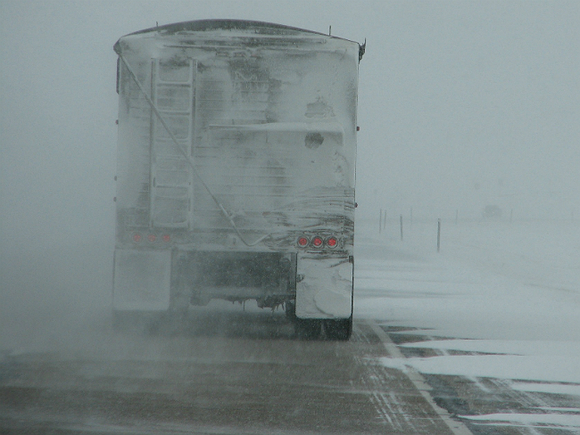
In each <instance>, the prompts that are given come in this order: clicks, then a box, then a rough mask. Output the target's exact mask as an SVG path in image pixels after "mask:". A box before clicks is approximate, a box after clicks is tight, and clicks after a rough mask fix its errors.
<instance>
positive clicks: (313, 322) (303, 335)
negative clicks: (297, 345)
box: [294, 318, 322, 340]
mask: <svg viewBox="0 0 580 435" xmlns="http://www.w3.org/2000/svg"><path fill="white" fill-rule="evenodd" d="M294 331H295V333H296V337H298V338H299V339H301V340H316V339H318V338H320V334H321V333H322V320H320V319H298V318H297V319H296V320H295V321H294Z"/></svg>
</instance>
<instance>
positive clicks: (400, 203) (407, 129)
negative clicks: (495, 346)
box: [0, 0, 580, 306]
mask: <svg viewBox="0 0 580 435" xmlns="http://www.w3.org/2000/svg"><path fill="white" fill-rule="evenodd" d="M211 18H237V19H252V20H260V21H269V22H276V23H281V24H286V25H290V26H295V27H300V28H305V29H310V30H315V31H320V32H328V31H329V26H331V32H332V34H333V35H337V36H341V37H344V38H347V39H351V40H355V41H358V42H361V43H362V42H364V41H365V39H366V40H367V53H366V55H365V57H364V59H363V60H362V62H361V65H360V88H359V115H358V116H359V120H358V123H359V125H360V127H361V131H360V133H359V136H358V145H359V147H358V150H359V151H358V163H357V201H358V203H359V209H358V216H357V217H362V218H365V217H372V218H374V217H378V213H379V209H386V210H387V211H388V213H389V215H390V216H398V215H399V214H405V215H407V214H408V213H410V209H411V208H412V209H413V213H414V214H415V216H417V217H425V218H429V219H431V218H433V219H435V218H438V217H441V218H444V219H445V218H454V217H455V216H456V213H457V214H458V215H459V216H460V217H461V218H474V219H478V218H480V217H481V210H482V209H483V207H485V206H486V205H489V204H495V205H498V206H499V207H501V208H502V210H503V211H504V212H505V213H513V217H514V218H518V219H524V218H526V219H528V218H529V219H538V218H541V219H546V218H547V219H558V220H570V219H572V218H573V217H574V213H576V215H575V218H576V219H577V218H578V217H579V216H580V209H579V208H578V197H579V190H580V187H579V182H578V181H579V180H578V167H579V165H580V147H579V146H578V144H579V140H580V127H579V125H580V123H579V122H578V114H579V106H580V83H579V70H580V68H579V67H580V59H579V56H578V53H579V51H580V50H579V48H580V47H579V45H580V38H579V37H580V30H579V28H578V22H580V3H578V2H575V1H559V2H555V1H554V2H529V1H525V2H524V1H509V2H506V1H486V2H472V1H464V2H462V1H444V2H439V1H437V2H435V1H422V2H411V1H404V2H403V1H395V2H383V1H363V2H359V3H358V4H357V6H354V4H353V3H352V2H349V1H296V0H294V1H284V2H275V3H273V2H270V1H263V2H260V1H250V2H241V1H239V2H227V1H216V2H195V1H187V2H181V1H168V2H164V1H155V2H146V1H122V2H119V1H98V2H81V1H78V2H64V1H42V2H30V1H3V2H2V3H0V32H1V33H0V35H1V41H2V43H1V45H0V50H1V57H2V62H0V77H1V79H0V123H1V124H0V153H1V156H0V246H1V248H0V256H1V257H0V259H1V265H0V267H1V271H0V276H1V280H2V281H1V283H0V285H1V286H2V287H3V293H2V297H3V298H6V299H10V298H12V297H16V296H15V295H16V294H28V296H27V297H29V298H30V299H31V300H37V301H38V299H37V298H36V296H35V289H38V288H39V287H41V286H43V285H47V291H48V292H50V291H51V290H50V289H53V290H54V291H55V293H54V294H55V295H58V294H59V293H58V292H59V291H60V292H63V291H64V290H62V289H63V288H69V289H70V288H74V287H76V286H78V288H81V289H83V290H79V293H78V294H76V298H77V299H76V300H77V302H78V304H79V305H83V301H86V300H87V299H85V298H84V296H86V297H90V298H92V299H90V300H92V301H98V303H101V304H103V305H106V304H108V303H109V302H108V301H109V299H108V298H109V297H110V293H109V292H110V279H111V278H110V277H111V269H112V253H113V248H114V203H113V197H114V196H115V183H114V176H115V167H116V163H115V160H116V126H115V119H116V116H117V94H116V93H115V73H116V55H115V53H114V52H113V49H112V46H113V44H114V43H115V41H117V39H118V38H119V37H120V36H122V35H124V34H127V33H131V32H134V31H137V30H140V29H144V28H148V27H153V26H155V24H156V23H159V24H160V25H162V24H168V23H172V22H178V21H188V20H198V19H211ZM504 216H505V215H504ZM47 283H48V284H49V285H48V284H47ZM58 289H60V290H58ZM26 292H28V293H26ZM65 294H67V295H68V293H65ZM10 295H12V296H10ZM83 295H84V296H83ZM95 295H98V296H95ZM69 296H70V295H69ZM69 296H62V298H63V299H64V298H65V297H66V298H67V299H68V297H69ZM10 300H11V299H10ZM51 300H56V301H57V302H58V297H55V298H51ZM68 300H70V299H68ZM44 302H45V301H44V300H43V301H42V302H38V303H39V304H41V303H44ZM57 302H55V303H57ZM95 303H97V302H95ZM9 305H10V304H5V306H9Z"/></svg>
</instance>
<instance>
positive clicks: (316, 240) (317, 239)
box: [312, 236, 323, 248]
mask: <svg viewBox="0 0 580 435" xmlns="http://www.w3.org/2000/svg"><path fill="white" fill-rule="evenodd" d="M322 243H323V241H322V239H321V238H320V237H318V236H316V237H315V238H314V239H312V245H313V246H314V247H315V248H320V247H321V246H322Z"/></svg>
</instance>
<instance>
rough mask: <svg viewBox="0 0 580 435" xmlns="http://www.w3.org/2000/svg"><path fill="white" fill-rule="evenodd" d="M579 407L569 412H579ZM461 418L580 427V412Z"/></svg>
mask: <svg viewBox="0 0 580 435" xmlns="http://www.w3.org/2000/svg"><path fill="white" fill-rule="evenodd" d="M579 411H580V410H578V409H570V410H569V412H574V413H578V412H579ZM459 417H460V418H463V419H465V420H470V421H473V422H481V423H484V424H493V425H502V426H525V427H530V426H532V427H550V428H562V429H567V428H577V427H580V414H570V413H548V414H518V413H513V414H512V413H506V414H485V415H461V416H459Z"/></svg>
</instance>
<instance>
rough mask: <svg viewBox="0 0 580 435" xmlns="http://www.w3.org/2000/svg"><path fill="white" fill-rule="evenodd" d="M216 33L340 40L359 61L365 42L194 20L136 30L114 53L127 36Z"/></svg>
mask: <svg viewBox="0 0 580 435" xmlns="http://www.w3.org/2000/svg"><path fill="white" fill-rule="evenodd" d="M216 31H228V32H234V31H239V32H241V33H242V34H243V35H248V36H250V35H254V36H278V37H280V36H282V37H292V36H298V37H299V36H304V35H309V36H314V37H320V38H325V39H335V40H342V41H345V42H351V43H353V44H357V45H358V46H359V61H360V60H361V59H362V57H363V55H364V52H365V46H366V41H365V43H364V44H360V43H358V42H356V41H352V40H350V39H346V38H340V37H337V36H332V35H327V34H325V33H321V32H315V31H313V30H306V29H300V28H298V27H291V26H286V25H283V24H276V23H268V22H264V21H251V20H230V19H223V20H196V21H183V22H180V23H173V24H166V25H163V26H156V27H151V28H148V29H143V30H138V31H136V32H133V33H129V34H127V35H124V36H122V37H121V38H119V41H117V43H116V44H115V47H114V48H115V51H116V52H118V50H119V42H120V41H121V39H123V38H125V37H128V36H136V35H142V34H146V33H154V32H156V33H157V34H161V35H163V36H170V35H176V34H182V33H190V32H216Z"/></svg>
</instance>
